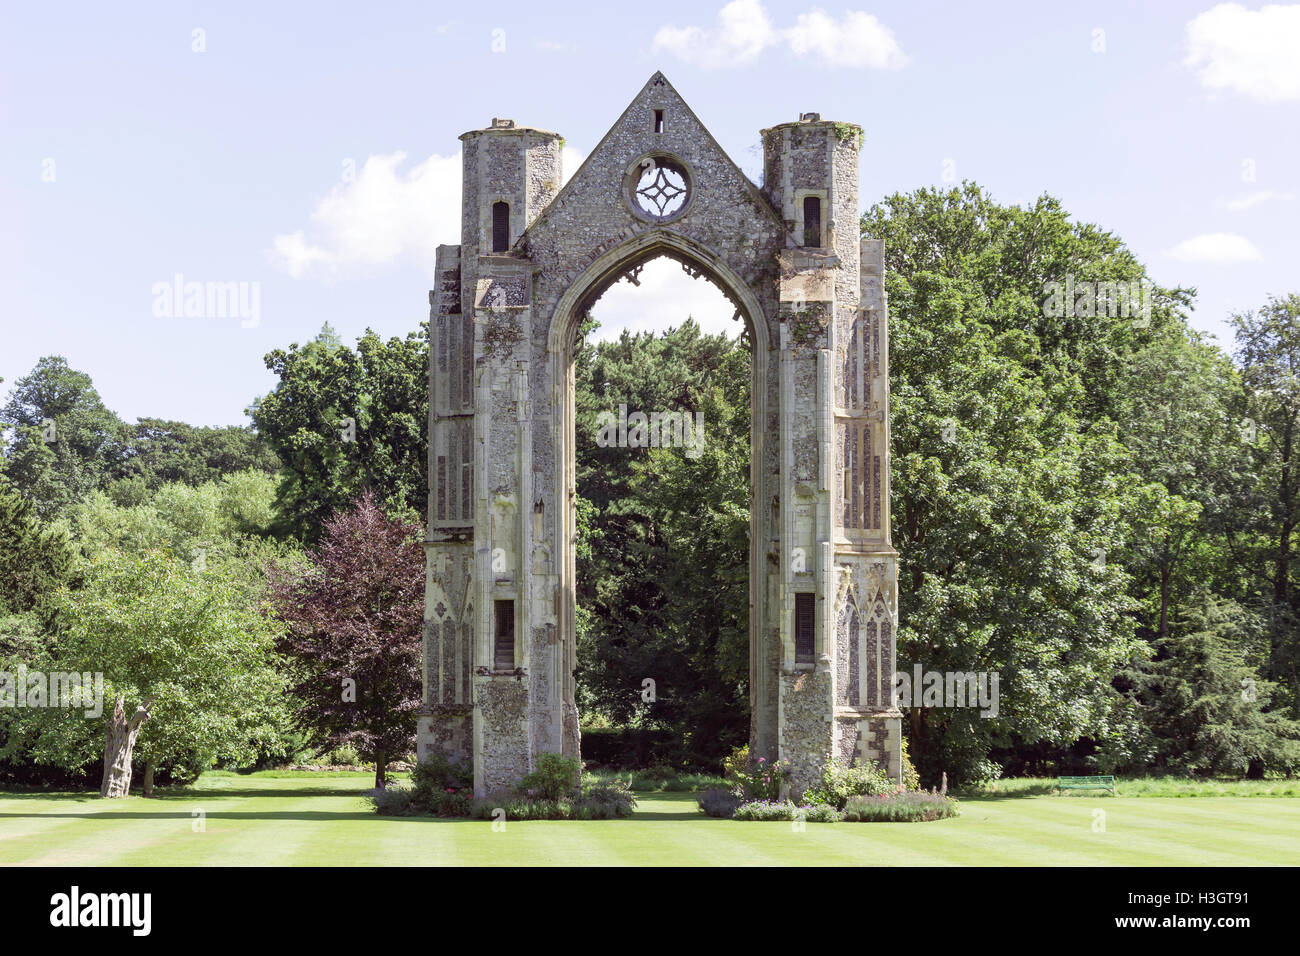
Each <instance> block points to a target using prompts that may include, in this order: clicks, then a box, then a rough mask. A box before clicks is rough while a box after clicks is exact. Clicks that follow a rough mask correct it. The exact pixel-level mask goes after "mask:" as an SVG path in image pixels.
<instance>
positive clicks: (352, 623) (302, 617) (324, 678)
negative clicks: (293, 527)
mask: <svg viewBox="0 0 1300 956" xmlns="http://www.w3.org/2000/svg"><path fill="white" fill-rule="evenodd" d="M421 539H422V534H421V530H420V527H419V525H417V524H415V523H413V522H408V521H399V520H397V519H394V518H390V517H388V516H387V515H385V514H384V513H383V511H381V510H380V509H379V506H378V505H376V504H375V500H374V497H373V496H372V495H371V494H370V493H369V492H367V493H366V494H365V495H363V496H362V497H360V498H358V499H356V501H355V502H353V508H352V510H351V511H349V512H346V513H338V512H336V513H335V514H334V516H333V517H332V518H330V519H329V520H328V521H326V522H325V534H324V536H323V537H322V539H321V542H320V544H319V545H318V546H317V547H316V549H315V550H314V551H312V552H311V553H310V555H309V557H310V563H309V566H308V567H307V568H306V569H296V570H286V569H285V568H276V567H272V568H269V569H268V576H269V578H270V581H271V589H270V590H271V606H272V609H273V612H274V613H275V615H276V617H278V618H279V619H280V620H282V621H283V622H284V623H285V625H286V631H285V635H284V637H283V638H282V640H281V643H280V649H281V651H282V652H283V653H285V654H287V655H288V656H289V657H290V658H291V659H292V662H293V666H294V678H293V687H294V691H295V693H296V695H297V697H298V699H299V701H301V703H302V709H301V711H300V712H299V715H298V716H299V721H300V723H301V724H302V725H303V726H304V727H306V728H309V729H310V730H312V731H314V732H316V733H319V734H321V735H323V736H326V737H328V739H329V740H330V742H331V743H332V744H334V745H335V746H345V745H351V746H353V747H355V748H356V749H357V751H358V752H359V753H360V754H361V755H362V756H363V757H364V758H366V759H368V760H373V761H374V762H375V786H376V787H383V786H384V785H385V773H384V770H385V765H386V764H387V762H388V760H389V759H391V758H393V757H395V756H400V755H402V754H406V753H409V752H410V751H411V749H412V748H413V747H414V743H415V719H416V712H417V711H418V710H419V707H420V639H421V634H422V630H423V618H424V550H423V548H422V546H421V543H420V542H421Z"/></svg>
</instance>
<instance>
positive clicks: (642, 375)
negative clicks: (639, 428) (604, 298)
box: [575, 319, 750, 764]
mask: <svg viewBox="0 0 1300 956" xmlns="http://www.w3.org/2000/svg"><path fill="white" fill-rule="evenodd" d="M593 329H594V324H588V325H587V327H586V333H587V334H589V333H590V332H591V331H592V330H593ZM576 362H577V367H576V370H575V380H576V396H575V404H576V424H575V437H576V446H577V448H576V458H577V490H578V524H579V530H580V536H579V541H578V554H577V558H578V587H579V593H578V602H579V628H578V630H579V636H578V642H579V644H578V665H577V670H576V679H577V684H578V691H579V699H580V701H581V706H582V709H583V715H584V717H592V716H596V715H601V716H604V717H606V718H609V719H611V720H612V721H614V722H616V723H618V724H622V725H628V724H636V725H641V726H646V727H651V728H656V729H661V730H666V731H670V732H671V734H672V736H673V738H675V740H676V741H677V742H678V746H677V756H678V758H679V760H682V761H684V762H688V763H698V764H708V763H711V762H716V760H717V759H718V758H720V757H721V756H723V755H725V754H726V753H727V752H728V751H729V750H730V749H731V748H732V747H733V746H735V745H736V744H738V743H742V742H743V741H744V739H745V737H746V734H747V732H748V726H749V713H748V709H749V701H748V680H749V675H748V666H749V665H748V623H749V622H748V608H749V592H748V577H749V575H748V550H749V547H748V538H747V533H748V526H749V426H750V423H749V372H750V370H749V354H748V351H747V347H746V344H745V343H744V342H743V341H739V340H734V339H730V338H728V337H727V336H724V335H716V336H706V335H703V334H701V332H700V328H699V326H698V325H697V324H696V323H694V322H693V321H690V320H689V319H688V320H687V321H686V322H685V323H684V324H683V325H682V326H681V327H679V328H676V329H669V330H668V331H666V332H663V333H661V334H659V335H655V334H644V335H629V334H627V333H624V334H623V335H622V337H620V338H619V339H618V340H617V341H612V342H602V343H599V344H598V345H595V346H583V347H582V348H581V349H580V350H579V353H578V356H577V359H576ZM620 404H625V405H627V406H628V409H629V410H630V411H636V410H642V411H649V410H660V411H670V410H684V411H688V412H691V413H694V412H696V411H699V412H702V413H703V415H704V421H705V423H706V425H707V433H706V434H707V438H706V441H705V443H704V448H703V451H702V453H701V454H700V455H699V456H698V457H690V456H687V455H686V454H684V452H683V449H680V448H655V449H629V448H621V447H614V446H606V447H601V446H600V445H599V444H598V443H597V436H598V433H599V430H600V429H599V426H598V424H597V421H598V418H597V416H598V415H600V414H602V413H614V414H616V413H617V411H618V407H619V405H620ZM647 677H650V678H652V679H653V680H654V681H655V684H656V691H655V700H654V702H653V703H649V702H648V701H646V700H644V699H643V696H642V689H643V685H642V681H643V680H644V679H645V678H647Z"/></svg>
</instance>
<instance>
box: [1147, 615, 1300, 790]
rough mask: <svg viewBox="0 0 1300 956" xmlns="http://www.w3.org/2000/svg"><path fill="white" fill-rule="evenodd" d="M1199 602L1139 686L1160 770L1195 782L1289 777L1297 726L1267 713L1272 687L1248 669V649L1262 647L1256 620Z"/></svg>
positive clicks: (1299, 761)
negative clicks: (1270, 773) (1275, 774)
mask: <svg viewBox="0 0 1300 956" xmlns="http://www.w3.org/2000/svg"><path fill="white" fill-rule="evenodd" d="M1198 597H1199V601H1197V602H1193V603H1190V604H1189V606H1188V607H1187V608H1186V609H1185V610H1184V611H1182V612H1181V613H1180V614H1179V615H1178V619H1177V620H1176V622H1175V626H1174V628H1173V629H1172V632H1171V633H1170V635H1169V636H1168V637H1166V638H1164V639H1162V640H1161V641H1160V642H1159V645H1158V649H1159V651H1160V658H1159V660H1157V661H1155V662H1154V663H1153V664H1152V665H1151V666H1150V667H1149V669H1148V676H1147V679H1146V680H1145V681H1144V682H1143V692H1142V694H1141V699H1142V701H1143V704H1144V705H1145V706H1146V707H1148V708H1149V709H1150V711H1151V714H1150V717H1149V722H1150V724H1151V726H1152V728H1153V730H1154V731H1155V734H1156V736H1157V738H1158V739H1159V741H1160V750H1159V753H1158V756H1157V761H1158V764H1159V765H1160V766H1163V767H1166V768H1168V769H1169V770H1171V771H1174V772H1177V773H1187V774H1197V775H1210V774H1234V773H1242V772H1247V775H1248V776H1251V777H1256V778H1260V777H1263V775H1264V772H1265V770H1279V771H1282V772H1292V771H1294V770H1295V768H1296V767H1297V766H1298V765H1300V724H1298V723H1296V722H1295V721H1291V720H1287V719H1285V718H1284V717H1283V716H1282V715H1281V714H1278V713H1270V712H1269V702H1270V697H1271V696H1272V693H1273V690H1274V686H1275V685H1274V684H1273V683H1272V682H1270V681H1267V680H1265V679H1263V678H1262V677H1260V675H1259V673H1258V672H1257V670H1256V669H1255V668H1254V667H1252V666H1251V665H1250V664H1249V663H1248V658H1249V657H1250V656H1251V655H1250V648H1251V647H1252V645H1256V644H1259V643H1266V642H1267V636H1266V635H1264V634H1263V633H1261V632H1262V628H1261V627H1260V624H1261V622H1260V620H1259V618H1258V617H1257V616H1256V615H1252V614H1250V613H1249V612H1248V611H1247V610H1246V609H1244V608H1242V607H1241V606H1240V605H1238V604H1236V603H1235V602H1233V601H1229V600H1225V599H1222V598H1218V597H1215V596H1213V595H1211V594H1206V593H1204V592H1203V593H1201V594H1200V595H1198Z"/></svg>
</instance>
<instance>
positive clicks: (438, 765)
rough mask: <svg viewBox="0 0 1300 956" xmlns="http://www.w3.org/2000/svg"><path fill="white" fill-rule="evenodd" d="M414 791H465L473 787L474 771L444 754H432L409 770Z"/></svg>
mask: <svg viewBox="0 0 1300 956" xmlns="http://www.w3.org/2000/svg"><path fill="white" fill-rule="evenodd" d="M411 783H412V784H413V785H414V786H415V788H416V790H421V791H426V792H431V791H435V790H439V791H445V790H466V789H468V788H470V787H472V786H473V785H474V771H473V770H472V769H470V768H469V767H467V766H465V765H464V764H462V763H460V762H459V761H455V760H452V759H450V758H449V757H447V756H446V755H444V754H432V755H430V756H428V757H425V758H424V759H423V760H421V761H420V762H419V763H417V764H416V765H415V766H414V767H412V768H411Z"/></svg>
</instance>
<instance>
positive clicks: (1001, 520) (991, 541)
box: [862, 183, 1185, 782]
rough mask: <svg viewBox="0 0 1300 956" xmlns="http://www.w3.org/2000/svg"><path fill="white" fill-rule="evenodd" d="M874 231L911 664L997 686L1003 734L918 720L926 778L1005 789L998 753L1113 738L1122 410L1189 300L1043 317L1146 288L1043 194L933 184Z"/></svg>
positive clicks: (996, 721)
mask: <svg viewBox="0 0 1300 956" xmlns="http://www.w3.org/2000/svg"><path fill="white" fill-rule="evenodd" d="M862 229H863V233H864V235H869V236H872V237H874V238H878V239H883V240H884V243H885V255H886V288H887V291H888V294H889V304H890V322H891V331H890V349H891V360H890V370H891V375H892V379H891V389H892V408H891V412H892V419H891V428H892V440H893V467H894V470H893V501H892V516H893V523H894V526H893V535H894V543H895V546H896V547H898V549H899V551H900V560H899V565H900V581H899V590H900V595H899V598H900V614H899V617H900V622H899V665H900V667H903V668H905V667H907V666H909V664H914V663H919V664H921V665H922V666H923V667H924V668H925V669H926V670H932V671H940V672H945V671H955V672H969V671H976V672H978V671H985V672H990V673H997V674H999V675H1000V679H1001V687H1000V695H1001V703H1000V709H999V713H998V715H997V716H996V717H993V716H990V717H987V718H984V717H981V716H979V714H978V712H977V711H975V710H973V709H942V708H925V709H922V708H913V709H912V710H911V712H910V715H909V717H910V721H909V728H908V736H909V739H908V743H909V746H910V749H911V754H912V756H913V758H914V759H915V760H916V763H917V766H918V769H920V771H921V773H922V776H923V778H924V779H925V780H926V781H934V782H938V779H939V776H940V773H941V772H947V773H948V775H949V778H950V779H952V780H962V779H972V778H979V777H983V776H987V775H990V774H994V773H997V772H998V768H997V767H996V766H995V765H994V764H993V763H992V761H990V759H989V754H990V753H991V752H992V751H993V750H994V749H996V748H1026V747H1032V746H1037V745H1040V744H1042V745H1046V746H1049V747H1052V748H1057V749H1058V750H1059V749H1064V748H1067V747H1069V746H1070V745H1072V744H1074V743H1075V742H1076V741H1079V740H1081V739H1084V738H1093V739H1105V738H1107V737H1109V736H1111V735H1112V734H1113V733H1115V730H1116V724H1117V721H1118V720H1119V719H1120V716H1121V713H1122V710H1123V701H1122V699H1121V698H1120V696H1119V695H1118V694H1117V693H1116V692H1115V690H1114V689H1113V688H1112V686H1111V679H1112V676H1113V675H1114V674H1115V673H1116V671H1117V670H1118V669H1120V668H1121V667H1123V666H1125V665H1126V664H1127V663H1128V662H1130V661H1131V660H1133V659H1134V658H1135V657H1136V656H1140V654H1141V652H1142V646H1141V644H1140V642H1139V641H1138V640H1137V639H1136V637H1135V634H1134V631H1133V628H1132V625H1131V621H1130V619H1129V617H1128V615H1129V614H1130V613H1131V612H1132V611H1133V610H1134V601H1133V599H1132V598H1131V597H1130V595H1129V594H1128V588H1129V573H1128V571H1127V569H1126V568H1124V567H1123V566H1122V565H1120V564H1118V563H1116V561H1114V560H1113V559H1112V552H1114V551H1116V550H1117V547H1116V545H1117V544H1122V543H1123V542H1124V541H1125V540H1126V537H1127V534H1128V532H1129V529H1128V527H1127V525H1126V518H1127V516H1129V515H1131V514H1133V513H1134V512H1135V510H1136V509H1137V507H1138V503H1139V501H1140V500H1141V499H1140V496H1138V495H1137V493H1136V492H1137V490H1138V489H1140V488H1141V487H1142V485H1143V482H1142V481H1141V480H1140V477H1139V476H1137V475H1135V474H1134V473H1133V471H1132V463H1131V456H1130V455H1129V453H1128V450H1127V449H1126V448H1125V447H1124V445H1123V444H1122V442H1121V441H1120V440H1119V429H1118V426H1117V424H1116V421H1115V416H1116V412H1115V404H1116V400H1117V398H1118V397H1119V395H1120V394H1121V392H1122V385H1123V382H1124V375H1125V373H1126V371H1127V369H1128V364H1129V360H1130V357H1131V356H1132V355H1133V354H1134V353H1136V352H1137V351H1139V350H1140V349H1142V348H1143V347H1145V346H1147V345H1148V344H1149V343H1151V342H1152V341H1154V340H1156V339H1157V338H1158V337H1159V336H1161V335H1164V334H1166V332H1167V330H1169V329H1171V328H1172V329H1177V328H1178V327H1179V326H1180V325H1181V323H1182V319H1181V317H1180V315H1179V313H1178V311H1177V309H1178V307H1179V305H1180V303H1181V302H1183V301H1184V299H1185V294H1184V293H1182V292H1181V291H1180V290H1161V289H1159V288H1155V289H1153V291H1152V293H1151V294H1152V298H1153V307H1152V310H1151V315H1150V316H1149V317H1143V316H1126V317H1120V316H1119V315H1117V314H1110V312H1109V311H1106V310H1102V311H1100V312H1099V311H1098V310H1097V309H1096V308H1095V307H1093V308H1075V306H1076V305H1077V304H1078V303H1076V302H1071V303H1070V304H1069V305H1070V308H1068V309H1063V310H1055V309H1053V308H1050V307H1049V292H1048V290H1049V289H1050V288H1051V287H1050V286H1049V283H1052V282H1059V283H1062V284H1063V283H1064V282H1065V281H1066V279H1067V277H1069V279H1070V281H1071V282H1073V283H1080V284H1081V283H1084V282H1092V281H1097V282H1102V281H1107V282H1116V283H1118V282H1121V281H1123V282H1125V283H1128V282H1134V281H1141V280H1143V279H1144V278H1145V272H1144V270H1143V269H1142V267H1141V265H1140V263H1138V262H1137V261H1136V259H1135V258H1134V257H1133V255H1132V254H1131V253H1130V252H1129V251H1128V250H1127V249H1126V248H1125V247H1124V246H1123V244H1122V243H1121V242H1120V240H1119V239H1117V238H1116V237H1114V236H1112V235H1111V234H1109V233H1106V232H1104V231H1102V230H1100V229H1098V228H1097V227H1095V226H1091V225H1086V224H1080V223H1073V222H1071V221H1070V220H1069V218H1068V216H1067V215H1066V214H1065V212H1064V211H1063V210H1062V209H1061V208H1060V204H1059V203H1058V202H1056V201H1055V200H1053V199H1051V198H1049V197H1043V198H1041V199H1039V200H1038V201H1037V202H1036V203H1035V204H1034V205H1032V206H1031V207H1029V208H1020V207H1014V206H1012V207H1007V206H1000V205H998V204H997V203H995V202H994V201H993V200H992V199H991V198H990V197H989V196H988V195H987V194H985V193H983V192H982V191H981V190H980V189H979V188H978V187H977V186H975V185H973V184H969V183H967V184H964V185H963V186H962V187H961V188H957V189H951V190H933V189H922V190H918V191H917V192H915V193H912V194H910V195H894V196H890V197H888V198H886V199H885V200H884V202H883V203H881V204H880V205H878V206H875V207H873V208H872V209H871V210H869V211H868V212H867V213H866V214H865V215H864V216H863V220H862ZM1094 306H1095V302H1094ZM1058 313H1059V314H1058ZM1137 319H1141V321H1136V320H1137Z"/></svg>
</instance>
